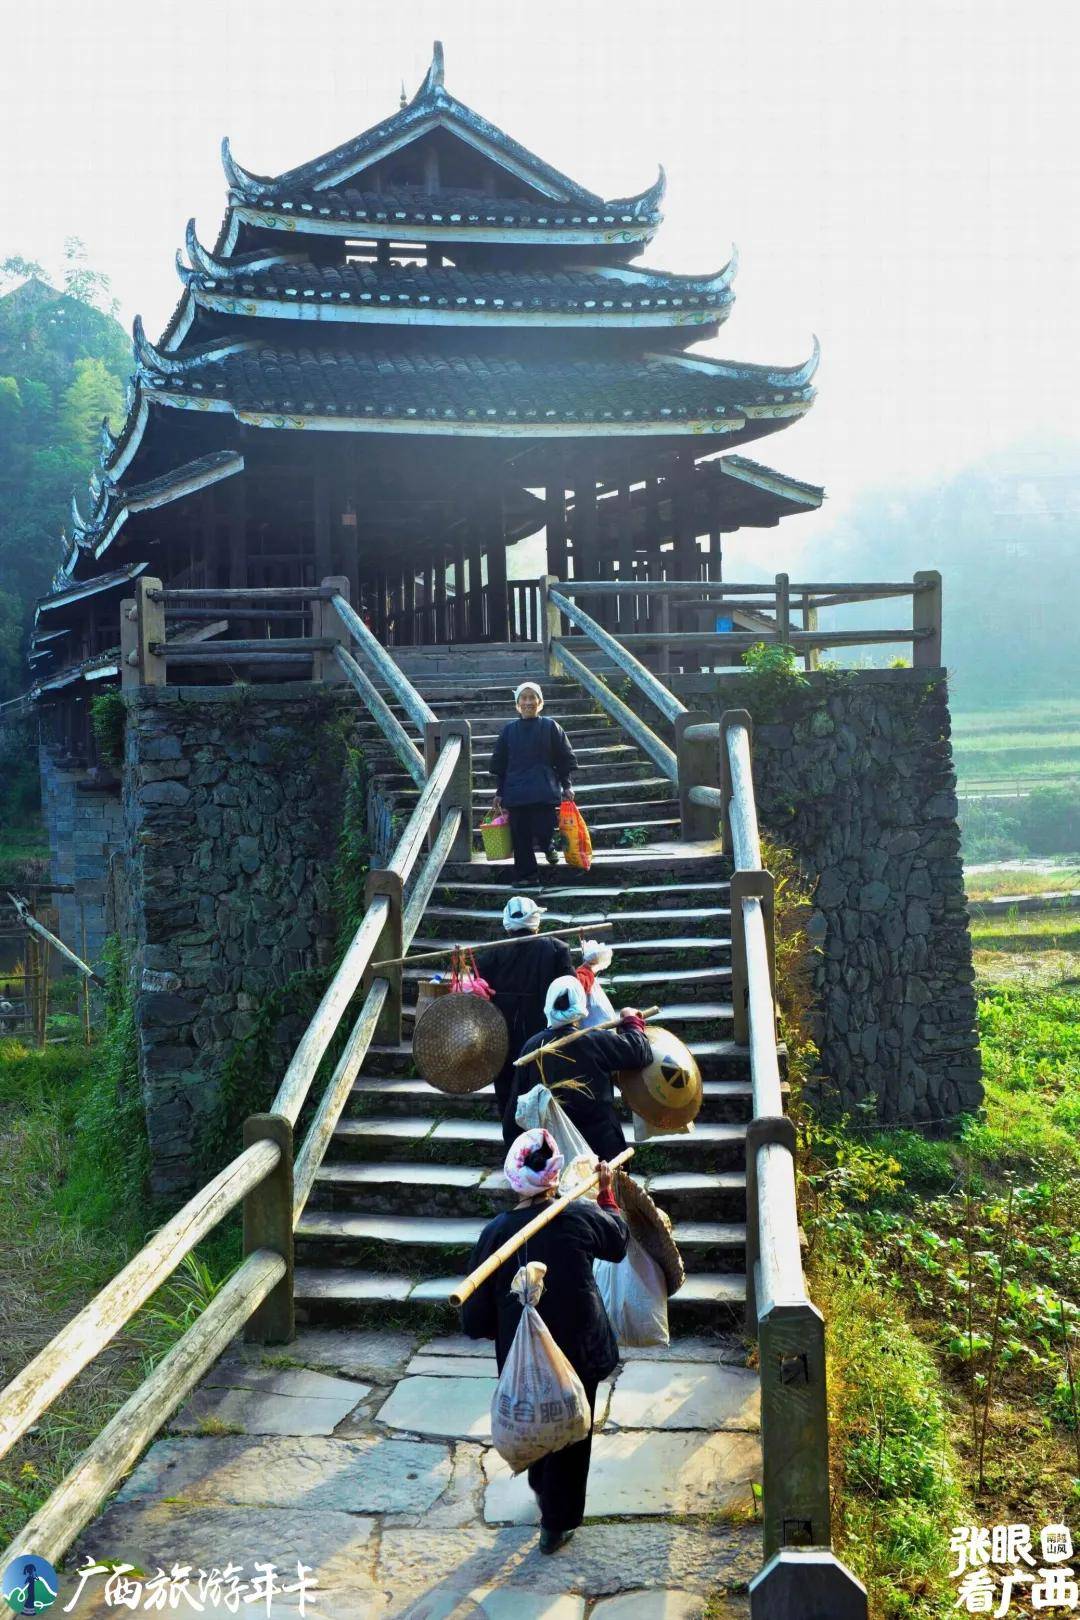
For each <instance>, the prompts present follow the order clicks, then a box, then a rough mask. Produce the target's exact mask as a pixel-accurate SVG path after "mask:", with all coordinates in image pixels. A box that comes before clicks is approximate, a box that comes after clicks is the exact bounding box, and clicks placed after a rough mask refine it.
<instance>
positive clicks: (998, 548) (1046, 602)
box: [811, 444, 1080, 709]
mask: <svg viewBox="0 0 1080 1620" xmlns="http://www.w3.org/2000/svg"><path fill="white" fill-rule="evenodd" d="M1078 552H1080V445H1068V444H1062V445H1042V446H1034V447H1033V446H1030V445H1021V446H1017V447H1016V448H1015V449H1013V450H1010V451H1008V452H1003V453H1002V454H1000V455H995V456H992V457H989V458H988V459H987V460H986V461H985V462H981V463H979V464H977V465H975V466H970V467H965V468H963V469H962V470H960V471H958V472H957V473H956V474H955V475H954V476H953V477H952V478H950V479H948V480H947V481H945V482H943V483H942V484H940V485H937V486H935V487H934V488H932V489H923V490H913V491H909V490H907V489H903V488H901V489H894V488H885V489H881V490H876V491H874V492H872V493H870V494H867V495H865V496H864V497H863V498H862V499H861V500H860V501H858V502H857V503H856V505H855V507H854V508H852V509H851V511H850V512H849V513H848V515H847V516H846V518H845V519H844V520H843V521H842V522H840V523H839V524H838V525H837V527H836V528H835V529H834V530H832V531H830V532H827V533H826V534H824V535H823V536H821V538H820V539H819V540H817V541H816V542H815V544H814V547H813V559H814V560H813V567H812V570H811V572H812V573H813V575H814V577H815V578H817V579H830V578H832V579H850V580H857V579H864V580H873V579H881V580H885V579H890V580H891V579H896V580H900V579H910V577H911V575H912V574H913V573H914V571H915V570H916V569H918V568H937V569H940V571H941V574H942V576H943V627H942V639H943V653H944V659H945V663H946V664H947V665H948V667H949V670H950V672H951V676H952V679H951V686H952V700H953V707H954V708H956V709H965V708H985V707H992V706H995V705H998V704H1001V703H1003V702H1009V703H1019V702H1024V701H1028V700H1031V699H1038V698H1040V697H1066V696H1068V695H1069V694H1070V693H1075V692H1076V689H1077V659H1076V638H1077V628H1076V609H1075V605H1074V582H1075V579H1076V571H1077V555H1078ZM857 613H858V614H859V615H860V616H859V622H861V623H876V624H887V623H890V622H891V623H897V624H902V623H905V622H907V623H910V619H909V618H908V617H907V610H906V608H905V607H904V606H903V604H902V603H892V604H889V605H888V606H877V607H873V608H864V609H862V610H861V611H860V610H859V609H856V608H854V607H850V608H845V609H843V610H842V613H838V614H836V615H835V616H834V617H833V620H832V622H833V623H834V624H835V625H836V626H837V627H838V628H839V627H840V625H841V624H844V625H850V624H852V623H853V622H854V620H855V616H856V614H857ZM822 622H823V623H824V615H823V620H822Z"/></svg>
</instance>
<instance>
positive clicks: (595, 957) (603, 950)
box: [581, 939, 612, 973]
mask: <svg viewBox="0 0 1080 1620" xmlns="http://www.w3.org/2000/svg"><path fill="white" fill-rule="evenodd" d="M611 957H612V951H611V946H610V945H606V944H604V943H603V942H602V941H601V940H599V939H583V940H582V942H581V960H582V962H584V964H585V966H586V967H587V968H592V970H593V972H594V973H603V972H604V970H605V968H609V967H610V966H611Z"/></svg>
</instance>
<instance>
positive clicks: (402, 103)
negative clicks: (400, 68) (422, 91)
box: [398, 79, 409, 107]
mask: <svg viewBox="0 0 1080 1620" xmlns="http://www.w3.org/2000/svg"><path fill="white" fill-rule="evenodd" d="M408 105H409V98H408V96H407V95H406V94H405V80H404V79H402V81H401V100H400V101H399V102H398V106H399V107H407V106H408Z"/></svg>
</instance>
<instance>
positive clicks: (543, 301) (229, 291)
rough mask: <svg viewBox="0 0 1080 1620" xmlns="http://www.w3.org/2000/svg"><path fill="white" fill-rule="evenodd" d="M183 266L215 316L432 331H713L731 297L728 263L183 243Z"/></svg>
mask: <svg viewBox="0 0 1080 1620" xmlns="http://www.w3.org/2000/svg"><path fill="white" fill-rule="evenodd" d="M188 251H189V254H190V255H191V257H192V267H191V268H188V267H186V266H184V265H180V266H179V273H180V277H181V280H182V281H183V282H184V284H185V286H187V287H188V288H189V289H190V290H191V292H192V293H193V294H194V297H195V301H196V303H198V304H199V305H201V306H202V307H203V308H206V309H213V310H217V311H218V312H219V313H221V314H225V315H234V316H235V315H241V316H242V315H259V316H272V317H280V318H285V319H291V320H304V319H307V320H324V321H359V320H369V321H370V320H374V321H382V322H386V321H390V322H396V321H398V320H400V319H401V318H402V316H403V314H404V315H405V317H406V318H407V320H408V322H409V324H416V320H417V316H422V317H426V319H427V321H428V322H429V323H430V324H432V325H440V326H448V325H451V324H453V323H454V322H455V321H468V322H469V323H470V324H472V325H475V324H477V318H478V316H480V317H481V318H482V319H484V320H485V321H487V322H488V323H490V324H499V325H503V324H505V325H511V326H513V325H526V324H528V323H529V322H530V321H532V322H542V321H543V322H548V323H550V322H551V318H552V317H553V316H568V317H572V324H574V325H589V324H591V325H595V326H615V325H619V324H632V325H638V326H645V325H654V326H680V325H703V324H706V323H709V324H717V323H719V322H720V321H722V320H725V319H726V318H727V314H728V311H729V310H730V308H731V305H732V304H733V303H734V300H735V295H734V293H733V292H732V290H731V283H732V280H733V278H734V274H735V269H736V260H735V258H734V257H733V258H732V260H731V262H730V263H729V264H727V265H725V266H724V268H723V270H721V271H719V272H718V273H717V274H715V275H712V276H687V275H673V274H671V273H670V272H668V271H666V270H638V269H630V268H628V267H626V266H619V267H612V268H606V269H593V268H583V269H578V268H576V267H575V266H567V267H559V268H552V269H550V270H548V269H535V268H531V267H530V268H529V269H524V270H505V269H491V268H485V269H477V270H472V269H455V268H450V267H443V266H438V267H432V266H429V265H417V264H404V265H380V264H370V263H357V262H353V263H345V264H342V265H327V264H319V263H314V262H312V261H311V260H310V259H307V258H305V257H304V256H302V255H295V254H281V255H276V256H275V255H272V254H267V253H266V252H262V253H251V254H246V255H243V256H239V257H237V258H233V259H216V258H214V257H213V256H212V255H210V254H208V253H207V252H205V250H204V249H202V248H201V247H199V245H198V243H197V242H194V241H192V239H191V238H189V242H188Z"/></svg>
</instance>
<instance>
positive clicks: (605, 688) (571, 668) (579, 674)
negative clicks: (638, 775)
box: [551, 641, 679, 782]
mask: <svg viewBox="0 0 1080 1620" xmlns="http://www.w3.org/2000/svg"><path fill="white" fill-rule="evenodd" d="M551 653H552V658H553V659H557V660H558V662H559V663H560V664H562V666H563V668H564V669H565V670H566V672H567V674H568V675H572V676H573V677H574V679H575V680H576V681H577V683H578V685H579V686H583V687H584V688H585V690H586V692H588V694H589V696H590V697H594V698H595V699H596V701H597V702H598V703H599V704H600V705H601V707H602V708H604V709H605V710H606V711H607V713H608V714H609V715H610V716H611V718H612V719H613V720H615V721H616V722H617V723H618V724H619V725H620V726H622V728H623V730H624V731H627V732H629V734H630V736H631V737H633V739H634V741H635V742H636V743H637V745H638V747H639V748H643V749H644V750H645V752H646V753H647V754H648V756H649V758H650V759H651V760H652V761H653V762H654V764H656V765H658V766H659V767H660V769H661V770H662V771H663V773H664V775H665V776H666V777H668V778H669V779H670V780H671V781H672V782H677V781H678V779H679V764H678V760H677V759H676V758H675V753H674V751H673V750H672V749H670V748H669V747H668V745H667V743H665V742H662V741H661V739H660V738H659V737H658V736H657V735H656V733H655V731H653V730H652V729H651V728H650V727H649V726H647V725H646V724H645V721H644V720H643V719H642V718H641V716H640V715H639V714H635V713H634V711H633V709H631V708H630V706H629V705H628V704H626V703H624V702H623V700H622V698H620V697H617V696H616V695H615V693H614V692H613V691H612V690H611V688H610V686H609V685H608V684H607V682H606V681H605V680H602V679H601V677H600V676H599V675H597V674H596V673H595V672H594V671H593V670H591V669H590V668H589V666H588V664H583V663H582V661H581V659H580V658H578V656H577V654H576V653H572V652H571V651H570V649H569V647H568V646H567V645H566V642H565V641H553V642H552V643H551Z"/></svg>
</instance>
